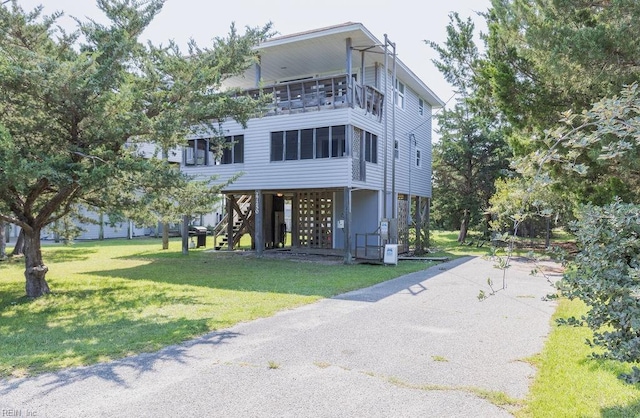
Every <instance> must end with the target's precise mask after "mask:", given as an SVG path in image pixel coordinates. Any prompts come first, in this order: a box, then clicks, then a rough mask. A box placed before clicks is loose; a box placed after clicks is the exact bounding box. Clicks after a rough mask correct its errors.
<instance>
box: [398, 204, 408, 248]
mask: <svg viewBox="0 0 640 418" xmlns="http://www.w3.org/2000/svg"><path fill="white" fill-rule="evenodd" d="M403 197H404V196H399V199H398V253H406V252H407V251H409V209H410V206H409V201H408V200H406V197H404V200H402V198H403Z"/></svg>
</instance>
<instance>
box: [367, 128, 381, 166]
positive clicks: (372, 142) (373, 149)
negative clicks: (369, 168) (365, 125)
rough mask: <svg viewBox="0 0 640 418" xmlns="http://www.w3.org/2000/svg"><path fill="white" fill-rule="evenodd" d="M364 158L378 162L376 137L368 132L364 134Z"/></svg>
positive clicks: (371, 161)
mask: <svg viewBox="0 0 640 418" xmlns="http://www.w3.org/2000/svg"><path fill="white" fill-rule="evenodd" d="M364 160H365V161H368V162H370V163H374V164H377V163H378V137H377V136H376V135H374V134H372V133H370V132H365V134H364Z"/></svg>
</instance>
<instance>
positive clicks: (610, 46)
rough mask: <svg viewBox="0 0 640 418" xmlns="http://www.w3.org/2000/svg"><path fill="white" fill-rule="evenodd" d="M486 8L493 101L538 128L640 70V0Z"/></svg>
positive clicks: (521, 124) (538, 0)
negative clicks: (639, 59)
mask: <svg viewBox="0 0 640 418" xmlns="http://www.w3.org/2000/svg"><path fill="white" fill-rule="evenodd" d="M491 4H492V7H491V9H490V10H489V11H488V12H487V13H486V14H485V18H486V20H487V26H488V28H489V34H488V35H487V37H486V45H487V50H488V52H487V58H488V62H487V66H486V67H484V68H483V71H484V76H485V77H486V78H487V80H489V81H490V83H491V90H490V92H491V94H492V95H493V99H494V100H495V103H496V105H497V106H498V107H499V108H500V109H501V111H502V112H503V114H504V115H506V116H507V118H508V120H509V121H510V122H511V123H512V124H513V125H514V126H516V127H518V128H520V129H523V130H525V131H529V132H531V131H532V129H534V130H536V131H537V132H541V131H542V130H544V129H546V128H549V127H552V126H554V125H555V124H556V121H557V120H558V119H559V118H560V115H561V114H562V112H564V111H566V110H569V109H572V110H573V111H575V112H581V111H582V110H584V109H587V108H589V107H590V106H591V104H592V103H594V102H596V101H598V100H599V99H601V98H602V97H606V96H611V95H614V94H617V93H618V92H619V91H620V89H621V88H622V87H623V86H624V85H626V84H630V83H632V82H633V81H635V80H637V79H638V78H639V76H640V66H638V56H640V45H639V44H638V43H637V42H636V39H638V37H640V25H637V23H636V22H638V20H639V19H640V3H638V2H637V1H635V0H610V1H594V0H492V2H491Z"/></svg>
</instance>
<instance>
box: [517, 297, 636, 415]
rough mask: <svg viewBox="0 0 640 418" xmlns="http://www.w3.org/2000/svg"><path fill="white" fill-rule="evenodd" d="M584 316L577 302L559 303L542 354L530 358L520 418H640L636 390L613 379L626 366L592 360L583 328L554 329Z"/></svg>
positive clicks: (627, 366) (634, 386)
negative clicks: (533, 371)
mask: <svg viewBox="0 0 640 418" xmlns="http://www.w3.org/2000/svg"><path fill="white" fill-rule="evenodd" d="M585 311H586V308H585V306H584V304H582V303H581V302H579V301H568V300H566V299H561V300H560V303H559V306H558V309H557V310H556V314H555V316H554V318H553V321H554V322H553V329H552V332H551V334H550V335H549V338H548V339H547V342H546V344H545V347H544V350H543V351H542V353H540V354H539V355H537V356H535V357H534V358H533V359H532V363H533V364H534V365H535V366H536V367H537V369H538V373H537V375H536V378H535V381H534V383H533V385H532V387H531V391H530V394H529V397H528V399H527V402H526V407H525V408H524V409H523V410H522V411H520V412H519V413H518V414H517V415H518V416H519V417H584V418H586V417H607V418H613V417H619V418H626V417H638V416H640V385H629V384H626V383H624V382H623V381H622V380H620V379H618V377H617V376H618V375H619V374H620V373H628V372H630V370H631V367H630V366H629V365H623V364H620V363H617V362H614V361H603V360H593V359H591V358H590V357H589V354H590V353H591V352H592V351H593V350H592V349H591V348H590V347H588V346H587V345H586V344H585V340H586V339H587V338H591V335H592V334H591V332H590V330H589V329H588V328H586V327H571V326H557V325H555V319H556V318H568V317H570V316H576V317H578V318H579V317H580V315H582V314H583V313H585Z"/></svg>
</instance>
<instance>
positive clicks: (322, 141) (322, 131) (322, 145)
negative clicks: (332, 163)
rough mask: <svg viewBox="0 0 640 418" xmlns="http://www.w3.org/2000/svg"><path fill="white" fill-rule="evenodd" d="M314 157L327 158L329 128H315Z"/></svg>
mask: <svg viewBox="0 0 640 418" xmlns="http://www.w3.org/2000/svg"><path fill="white" fill-rule="evenodd" d="M316 158H329V128H318V129H316Z"/></svg>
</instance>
